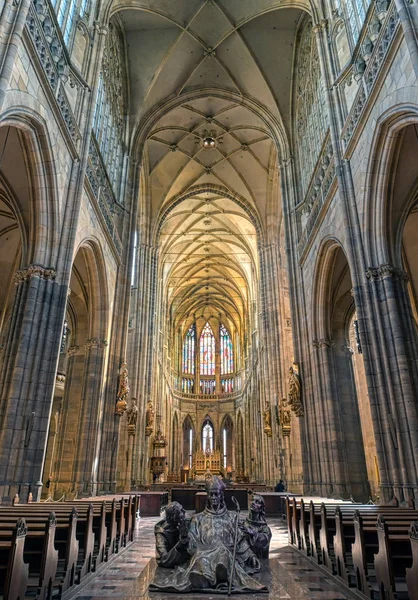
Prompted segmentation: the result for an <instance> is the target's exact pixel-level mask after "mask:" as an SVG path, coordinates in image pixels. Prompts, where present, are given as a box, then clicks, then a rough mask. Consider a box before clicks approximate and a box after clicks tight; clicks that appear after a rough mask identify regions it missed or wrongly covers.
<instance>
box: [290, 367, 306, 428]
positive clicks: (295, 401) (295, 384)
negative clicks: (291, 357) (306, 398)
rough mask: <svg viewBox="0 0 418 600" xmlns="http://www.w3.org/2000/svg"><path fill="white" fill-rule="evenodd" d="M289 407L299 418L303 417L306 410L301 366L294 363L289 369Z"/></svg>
mask: <svg viewBox="0 0 418 600" xmlns="http://www.w3.org/2000/svg"><path fill="white" fill-rule="evenodd" d="M288 385H289V406H290V407H291V409H292V410H293V412H294V413H295V415H296V416H297V417H303V415H304V410H303V404H302V390H301V387H302V386H301V380H300V375H299V366H298V364H297V363H293V367H290V369H289V380H288Z"/></svg>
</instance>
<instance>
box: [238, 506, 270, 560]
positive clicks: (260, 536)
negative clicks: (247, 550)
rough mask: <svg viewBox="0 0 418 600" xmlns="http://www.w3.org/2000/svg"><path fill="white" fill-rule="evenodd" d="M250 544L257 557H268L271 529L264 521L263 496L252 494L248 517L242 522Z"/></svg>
mask: <svg viewBox="0 0 418 600" xmlns="http://www.w3.org/2000/svg"><path fill="white" fill-rule="evenodd" d="M242 529H243V531H244V532H245V533H246V535H247V536H248V539H249V542H250V546H251V548H252V550H253V552H254V554H255V555H256V556H258V557H259V558H268V557H269V547H270V540H271V529H270V527H269V526H268V525H267V522H266V509H265V504H264V498H263V496H260V495H259V494H254V496H253V499H252V502H251V506H250V512H249V514H248V517H247V518H246V519H245V521H244V523H243V524H242Z"/></svg>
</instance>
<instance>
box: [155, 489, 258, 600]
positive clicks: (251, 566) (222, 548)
mask: <svg viewBox="0 0 418 600" xmlns="http://www.w3.org/2000/svg"><path fill="white" fill-rule="evenodd" d="M206 489H207V492H208V498H207V504H206V508H205V510H204V511H203V512H201V513H199V514H197V515H194V516H193V517H192V518H191V520H190V524H189V528H188V535H187V541H186V536H185V531H184V527H183V519H182V518H179V519H178V520H177V524H176V527H177V530H178V533H177V532H176V531H173V529H174V528H173V526H172V525H170V526H169V527H166V526H165V525H164V522H160V523H162V525H161V527H160V528H159V533H161V535H162V536H163V544H162V546H161V547H162V549H163V551H162V553H161V550H158V548H157V554H158V556H159V557H160V558H159V559H158V560H159V562H160V565H161V566H166V567H168V566H171V565H168V564H166V565H163V564H162V563H161V557H162V556H165V555H167V554H169V553H170V552H171V550H172V548H176V552H177V551H179V548H180V547H179V542H180V544H181V551H180V554H179V556H181V558H179V559H178V557H177V554H176V558H175V559H174V560H175V561H177V560H179V561H182V560H183V558H184V557H185V554H183V551H184V550H186V549H187V554H188V558H187V560H186V561H185V562H184V563H183V564H181V563H180V562H174V564H173V565H172V566H173V567H174V568H170V569H169V568H158V569H157V571H156V573H155V578H154V581H153V583H152V584H151V585H150V590H151V591H152V590H159V591H164V592H193V591H200V592H202V591H207V592H211V593H214V592H215V593H216V592H218V593H223V594H225V593H228V585H229V578H230V575H231V573H232V574H233V576H232V586H231V591H232V593H243V592H268V589H267V588H266V587H265V586H264V585H262V584H261V583H259V582H258V581H257V580H256V579H254V577H251V574H253V573H256V572H257V571H259V570H260V561H259V559H258V558H257V556H256V555H255V553H254V550H253V549H252V548H251V546H250V543H249V539H248V536H247V533H246V532H245V531H244V529H243V527H242V526H240V527H239V528H238V529H237V528H236V523H237V514H236V513H233V512H230V511H228V510H227V508H226V505H225V499H224V489H225V484H224V483H223V482H222V480H221V479H220V478H219V477H212V478H211V479H210V480H208V482H207V484H206ZM170 519H171V517H170ZM159 525H160V524H159ZM167 533H168V535H167ZM160 542H161V539H160ZM157 544H158V539H157ZM234 555H235V562H234ZM170 560H171V559H170ZM163 562H165V560H164V561H163ZM169 562H170V561H169Z"/></svg>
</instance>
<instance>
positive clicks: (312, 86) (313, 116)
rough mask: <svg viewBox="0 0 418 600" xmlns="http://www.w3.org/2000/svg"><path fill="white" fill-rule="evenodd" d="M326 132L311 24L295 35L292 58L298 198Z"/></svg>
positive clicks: (310, 175)
mask: <svg viewBox="0 0 418 600" xmlns="http://www.w3.org/2000/svg"><path fill="white" fill-rule="evenodd" d="M327 129H328V112H327V105H326V102H325V91H324V84H323V81H322V77H321V71H320V64H319V56H318V47H317V41H316V37H315V34H314V32H313V30H312V21H309V20H306V21H305V23H304V24H303V25H302V29H301V31H300V34H299V46H298V49H297V54H296V85H295V138H296V148H297V163H298V170H299V178H300V185H301V192H302V197H305V194H306V192H307V191H308V187H309V182H310V180H311V177H312V173H313V171H314V168H315V165H316V162H317V160H318V158H319V154H320V151H321V148H322V144H323V142H324V139H325V135H326V132H327Z"/></svg>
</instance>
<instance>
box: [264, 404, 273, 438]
mask: <svg viewBox="0 0 418 600" xmlns="http://www.w3.org/2000/svg"><path fill="white" fill-rule="evenodd" d="M263 420H264V433H265V434H266V435H267V436H268V437H271V434H272V430H271V411H270V402H269V401H268V400H267V401H266V405H265V409H264V412H263Z"/></svg>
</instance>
